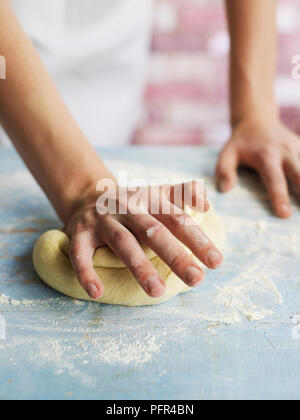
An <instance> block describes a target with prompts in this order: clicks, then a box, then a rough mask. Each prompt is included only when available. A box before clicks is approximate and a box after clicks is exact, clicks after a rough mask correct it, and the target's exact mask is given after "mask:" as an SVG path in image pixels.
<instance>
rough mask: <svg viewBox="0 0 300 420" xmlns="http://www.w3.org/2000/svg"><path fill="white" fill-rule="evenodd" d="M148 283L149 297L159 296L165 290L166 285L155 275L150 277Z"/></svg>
mask: <svg viewBox="0 0 300 420" xmlns="http://www.w3.org/2000/svg"><path fill="white" fill-rule="evenodd" d="M147 284H148V287H147V289H148V293H149V294H150V296H151V297H160V296H161V295H163V294H164V292H165V290H166V285H165V283H163V281H162V280H160V279H158V278H156V277H150V278H149V279H148V281H147Z"/></svg>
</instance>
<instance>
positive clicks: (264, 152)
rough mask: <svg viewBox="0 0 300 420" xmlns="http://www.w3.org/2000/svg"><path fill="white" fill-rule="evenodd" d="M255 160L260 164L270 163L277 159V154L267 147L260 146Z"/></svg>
mask: <svg viewBox="0 0 300 420" xmlns="http://www.w3.org/2000/svg"><path fill="white" fill-rule="evenodd" d="M255 158H256V159H257V160H258V162H260V163H266V162H271V161H273V160H275V159H276V158H277V152H276V150H274V149H273V148H271V147H269V146H261V147H259V148H258V150H257V152H256V155H255Z"/></svg>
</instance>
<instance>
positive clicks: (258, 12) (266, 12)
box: [226, 0, 277, 125]
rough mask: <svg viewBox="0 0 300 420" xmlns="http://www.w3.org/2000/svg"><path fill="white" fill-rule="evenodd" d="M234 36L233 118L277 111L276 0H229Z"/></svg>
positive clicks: (230, 30) (231, 28)
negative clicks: (275, 94) (275, 83)
mask: <svg viewBox="0 0 300 420" xmlns="http://www.w3.org/2000/svg"><path fill="white" fill-rule="evenodd" d="M226 5H227V14H228V25H229V32H230V37H231V56H230V57H231V59H230V61H231V70H230V82H231V119H232V124H233V125H236V124H237V123H238V122H239V121H240V120H242V119H243V118H244V117H245V116H251V115H252V114H254V115H255V114H258V113H262V112H266V113H276V112H277V109H276V102H275V98H274V81H275V70H276V44H277V36H276V5H277V1H276V0H264V1H261V0H247V1H241V0H226Z"/></svg>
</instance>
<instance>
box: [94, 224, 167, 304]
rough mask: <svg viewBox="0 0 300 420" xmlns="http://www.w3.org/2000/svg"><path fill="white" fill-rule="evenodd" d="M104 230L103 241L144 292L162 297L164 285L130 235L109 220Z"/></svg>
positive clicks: (119, 225) (121, 226) (120, 226)
mask: <svg viewBox="0 0 300 420" xmlns="http://www.w3.org/2000/svg"><path fill="white" fill-rule="evenodd" d="M135 217H136V216H135ZM105 230H106V233H102V237H103V239H104V240H105V241H106V243H107V245H108V246H109V247H110V248H111V249H112V250H113V251H114V252H115V254H116V255H118V256H119V257H120V258H121V260H122V261H123V262H124V264H125V265H126V266H127V267H128V268H129V270H130V271H131V272H132V274H133V275H134V277H135V278H136V280H137V281H138V283H139V284H140V285H141V287H142V288H143V289H144V290H145V292H146V293H147V294H148V295H149V296H151V297H159V296H161V295H163V293H164V292H165V288H166V286H165V283H164V281H163V280H162V279H161V277H160V276H159V274H158V272H157V270H156V269H155V267H154V266H153V264H152V263H151V261H150V260H149V259H148V258H147V257H146V255H145V253H144V251H143V250H142V248H141V246H140V244H139V243H138V241H137V239H136V238H135V237H134V236H133V235H132V233H130V232H129V231H128V230H127V229H126V228H125V227H124V226H123V225H121V224H120V223H118V222H116V221H115V220H110V221H109V224H108V225H107V226H106V228H105Z"/></svg>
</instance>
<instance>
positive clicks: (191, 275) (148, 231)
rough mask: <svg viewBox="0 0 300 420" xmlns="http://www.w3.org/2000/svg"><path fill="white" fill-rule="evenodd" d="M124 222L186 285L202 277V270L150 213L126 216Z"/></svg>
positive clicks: (191, 285) (199, 280) (197, 281)
mask: <svg viewBox="0 0 300 420" xmlns="http://www.w3.org/2000/svg"><path fill="white" fill-rule="evenodd" d="M124 223H125V224H126V225H127V226H128V227H129V228H130V230H131V231H132V232H134V234H135V235H136V236H137V237H138V238H140V239H141V240H142V242H144V243H146V244H147V245H148V246H149V247H150V248H151V249H153V251H154V252H155V253H156V254H157V255H158V256H159V257H160V258H161V259H162V260H163V261H164V262H165V263H166V264H167V265H168V266H169V267H170V268H171V270H172V271H173V272H174V273H175V274H176V275H177V276H178V277H179V278H181V279H182V280H183V281H184V282H185V283H186V284H187V285H188V286H190V287H194V286H196V285H198V284H200V283H201V282H202V281H203V279H204V272H203V270H202V268H201V267H200V266H198V265H197V263H196V262H195V261H194V259H193V258H192V256H190V255H188V253H187V252H186V251H185V250H184V248H183V247H182V246H181V245H180V243H179V242H178V241H177V239H176V238H175V237H174V236H173V235H172V233H171V232H170V231H169V230H168V229H167V228H166V227H165V226H164V225H163V224H162V223H160V222H159V221H158V220H156V219H155V218H154V217H153V216H151V215H145V214H144V215H138V216H134V217H133V216H130V215H129V216H128V217H127V218H126V220H124Z"/></svg>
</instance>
